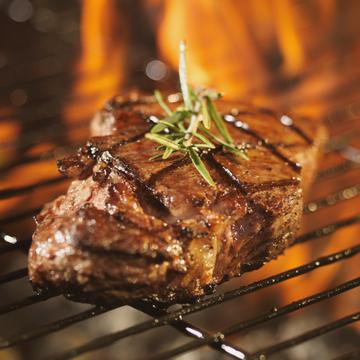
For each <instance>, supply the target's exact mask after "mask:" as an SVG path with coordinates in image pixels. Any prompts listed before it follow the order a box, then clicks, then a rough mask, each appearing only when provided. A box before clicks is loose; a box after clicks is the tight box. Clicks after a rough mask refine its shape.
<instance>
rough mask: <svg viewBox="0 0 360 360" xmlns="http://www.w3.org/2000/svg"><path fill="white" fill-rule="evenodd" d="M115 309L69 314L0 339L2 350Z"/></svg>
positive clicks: (97, 308)
mask: <svg viewBox="0 0 360 360" xmlns="http://www.w3.org/2000/svg"><path fill="white" fill-rule="evenodd" d="M110 310H113V309H106V308H103V307H95V308H92V309H90V310H87V311H84V312H82V313H80V314H76V315H73V316H69V317H67V318H65V319H61V320H59V321H55V322H53V323H51V324H47V325H44V326H39V327H37V328H34V329H31V330H29V331H26V332H24V333H22V334H19V335H15V336H12V337H10V338H8V339H6V340H2V341H0V350H1V349H5V348H9V347H11V346H15V345H19V344H21V343H24V342H26V341H29V340H33V339H36V338H39V337H41V336H43V335H47V334H50V333H53V332H55V331H60V330H62V329H65V328H66V327H68V326H70V325H74V324H75V323H78V322H80V321H83V320H87V319H89V318H92V317H95V316H97V315H100V314H104V313H106V312H107V311H110Z"/></svg>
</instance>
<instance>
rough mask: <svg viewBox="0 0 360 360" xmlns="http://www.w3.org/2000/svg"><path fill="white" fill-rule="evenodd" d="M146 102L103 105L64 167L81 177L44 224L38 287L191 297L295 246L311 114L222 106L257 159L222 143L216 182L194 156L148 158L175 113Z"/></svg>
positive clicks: (308, 165) (33, 270)
mask: <svg viewBox="0 0 360 360" xmlns="http://www.w3.org/2000/svg"><path fill="white" fill-rule="evenodd" d="M143 99H145V100H146V99H147V98H146V96H145V95H143V94H141V93H139V92H136V91H132V92H130V93H129V94H127V95H123V96H118V97H116V98H114V100H112V101H110V102H108V103H107V104H105V106H104V108H103V109H102V110H101V111H100V112H99V113H98V114H97V115H96V116H95V118H94V120H93V122H92V126H91V129H92V135H93V137H91V138H90V140H89V141H88V143H87V144H86V146H84V147H83V148H81V149H80V150H79V151H78V153H77V155H76V156H74V157H70V158H66V159H63V160H60V161H58V168H59V171H60V172H61V173H62V174H64V175H66V176H69V177H73V178H75V180H74V181H73V182H72V184H71V186H70V188H69V190H68V193H67V195H64V196H60V197H59V198H57V199H56V200H55V201H53V202H52V203H49V204H47V205H45V207H44V209H43V210H42V211H41V213H40V215H38V216H37V218H36V221H37V224H38V226H37V229H36V232H35V234H34V236H33V243H32V245H31V248H30V253H29V276H30V280H31V283H32V285H33V286H34V288H36V289H38V290H39V289H42V288H45V287H50V288H56V289H58V290H60V291H61V292H62V293H64V294H67V295H68V297H69V298H72V299H74V300H76V301H84V302H90V303H95V304H106V303H114V302H121V303H128V302H130V301H132V300H135V299H139V298H145V297H148V298H153V299H156V300H160V301H166V302H173V301H180V302H181V301H189V299H196V298H197V297H201V296H203V295H204V294H206V293H209V292H213V291H214V289H215V287H216V285H218V284H220V283H222V282H224V281H226V280H228V279H230V278H232V277H234V276H239V275H241V274H242V273H244V272H246V271H251V270H254V269H258V268H260V267H261V266H263V264H264V263H266V262H268V261H269V260H271V259H273V258H276V257H277V256H278V255H279V254H281V253H283V251H284V249H285V248H286V247H288V246H289V245H290V244H291V243H292V242H293V241H294V238H295V234H296V231H297V230H298V228H299V225H300V220H301V214H302V197H303V189H304V188H306V187H307V186H308V185H309V183H310V181H311V178H312V176H313V174H314V171H315V167H316V158H317V156H318V147H319V141H320V139H322V138H323V135H324V134H323V129H322V127H321V126H318V124H316V123H314V122H312V121H309V120H307V119H301V121H298V122H296V126H295V124H294V123H293V122H292V121H290V119H289V118H286V117H285V118H281V117H279V115H277V114H276V113H273V112H271V111H269V110H265V109H259V108H256V107H254V106H251V105H249V106H248V105H242V104H234V103H230V102H226V101H224V100H218V101H217V107H218V110H219V112H220V113H221V114H222V116H223V117H224V119H225V120H226V126H227V127H228V130H229V131H230V133H231V135H232V137H233V139H234V142H235V143H236V144H237V145H238V147H239V148H242V149H244V151H245V153H246V155H247V156H248V157H249V158H250V159H251V161H250V162H249V163H248V162H246V161H244V160H243V159H242V158H241V157H239V156H237V155H234V154H233V153H231V152H229V151H227V150H226V149H225V148H223V147H222V146H218V147H217V148H216V149H215V150H211V151H204V152H203V153H202V155H201V156H202V160H203V162H204V163H205V165H206V167H207V169H208V171H209V172H210V175H211V177H212V179H213V180H214V182H215V186H213V187H212V186H210V185H209V184H208V183H207V182H206V181H205V180H204V179H203V178H202V176H201V174H200V173H199V172H198V171H197V170H196V169H195V167H194V166H193V164H192V163H191V160H190V159H189V158H188V156H185V157H184V156H183V155H181V154H180V155H179V153H174V154H172V155H171V157H170V158H169V159H167V160H163V159H159V160H155V161H149V158H151V157H152V156H154V155H157V154H158V151H157V150H156V148H157V147H158V144H156V143H155V142H153V141H151V140H148V139H146V138H144V134H145V133H146V132H148V131H149V129H150V128H151V126H152V124H153V123H152V121H151V117H152V116H155V117H158V118H164V117H166V113H164V111H163V110H162V108H161V107H160V106H159V105H158V104H157V103H146V101H143ZM169 106H170V107H173V108H174V107H176V106H177V104H176V103H175V104H169ZM281 119H285V120H286V121H283V122H284V123H285V124H286V125H284V124H283V123H282V122H281V121H280V120H281ZM212 131H214V132H216V130H213V129H212ZM299 163H300V164H301V167H300V165H299Z"/></svg>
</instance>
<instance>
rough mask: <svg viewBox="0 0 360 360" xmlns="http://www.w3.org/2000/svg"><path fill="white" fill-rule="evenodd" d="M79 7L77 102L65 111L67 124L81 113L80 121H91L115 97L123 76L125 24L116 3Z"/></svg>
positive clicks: (86, 2)
mask: <svg viewBox="0 0 360 360" xmlns="http://www.w3.org/2000/svg"><path fill="white" fill-rule="evenodd" d="M81 6H82V12H81V32H80V34H81V44H82V54H81V57H80V59H79V61H78V64H77V66H76V69H75V73H76V74H77V75H78V77H79V79H78V81H77V82H76V83H75V86H74V88H73V95H74V97H77V98H78V99H77V101H76V102H75V103H73V104H70V105H69V106H68V108H67V109H66V117H65V118H66V120H67V121H74V120H76V119H79V118H81V117H80V116H79V113H80V112H82V113H83V114H82V117H83V118H84V117H85V116H88V117H90V116H91V115H92V114H93V113H94V112H95V111H96V110H98V109H99V108H101V107H102V104H103V102H105V101H106V100H108V99H110V98H111V97H113V96H114V95H115V94H116V93H117V91H118V90H119V89H120V88H121V86H122V84H123V82H124V79H125V73H126V69H125V60H126V57H125V55H124V54H126V52H127V48H128V46H127V44H128V30H127V29H128V21H127V19H126V18H125V16H123V15H122V13H121V12H119V11H118V8H117V2H115V1H112V0H103V1H97V0H83V1H82V2H81ZM79 98H80V99H79ZM79 101H80V106H79ZM84 112H85V113H84Z"/></svg>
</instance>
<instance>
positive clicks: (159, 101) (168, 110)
mask: <svg viewBox="0 0 360 360" xmlns="http://www.w3.org/2000/svg"><path fill="white" fill-rule="evenodd" d="M154 95H155V98H156V100H157V101H158V103H159V104H160V106H161V107H162V108H163V109H164V110H165V111H166V112H167V113H168V114H169V115H170V116H171V115H172V114H173V112H172V111H171V110H170V109H169V107H168V106H167V105H166V104H165V101H164V99H163V97H162V95H161V92H160V91H159V90H155V91H154Z"/></svg>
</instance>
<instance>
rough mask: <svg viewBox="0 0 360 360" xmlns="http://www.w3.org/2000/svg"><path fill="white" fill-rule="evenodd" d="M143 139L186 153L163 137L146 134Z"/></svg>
mask: <svg viewBox="0 0 360 360" xmlns="http://www.w3.org/2000/svg"><path fill="white" fill-rule="evenodd" d="M145 137H146V138H147V139H149V140H152V141H156V142H157V143H159V144H161V145H165V146H168V147H171V148H172V149H174V150H179V151H182V152H186V150H185V149H183V148H182V147H180V146H179V145H178V144H177V143H175V142H174V141H171V140H169V139H168V138H166V137H165V136H163V135H158V134H151V133H147V134H145Z"/></svg>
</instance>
